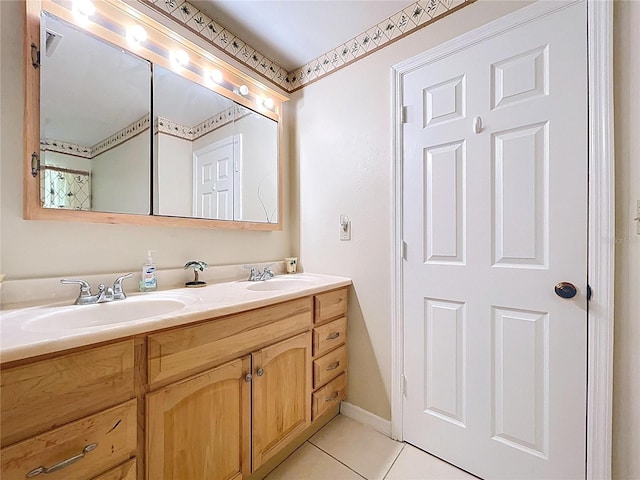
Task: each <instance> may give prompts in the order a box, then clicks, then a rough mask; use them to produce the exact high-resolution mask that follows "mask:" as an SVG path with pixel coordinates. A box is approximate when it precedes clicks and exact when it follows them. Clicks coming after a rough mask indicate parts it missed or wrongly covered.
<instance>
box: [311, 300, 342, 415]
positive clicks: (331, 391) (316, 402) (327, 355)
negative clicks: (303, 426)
mask: <svg viewBox="0 0 640 480" xmlns="http://www.w3.org/2000/svg"><path fill="white" fill-rule="evenodd" d="M347 300H348V289H347V288H340V289H337V290H333V291H330V292H326V293H320V294H318V295H316V296H315V297H314V319H313V320H314V325H313V394H312V400H311V404H312V419H313V420H314V421H315V420H316V419H318V418H320V417H322V415H323V414H324V413H326V412H327V411H329V410H331V409H332V408H333V409H335V408H336V407H337V406H338V405H340V402H341V401H342V400H344V399H345V398H346V396H347V345H346V342H347Z"/></svg>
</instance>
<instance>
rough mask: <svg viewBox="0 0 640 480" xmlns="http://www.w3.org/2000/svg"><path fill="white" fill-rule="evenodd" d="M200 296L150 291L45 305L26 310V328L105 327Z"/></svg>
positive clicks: (171, 308) (176, 306)
mask: <svg viewBox="0 0 640 480" xmlns="http://www.w3.org/2000/svg"><path fill="white" fill-rule="evenodd" d="M198 300H199V299H198V297H195V296H190V295H182V294H174V293H172V294H165V293H158V294H155V293H153V294H147V295H137V296H132V297H129V298H127V299H125V300H118V301H115V302H109V303H98V304H95V305H69V306H64V307H44V308H40V309H37V310H36V311H34V310H31V311H30V312H25V314H27V313H28V314H29V319H28V320H26V321H25V322H24V324H23V325H22V329H23V330H25V331H30V332H55V331H62V330H76V329H84V328H92V327H104V326H109V325H114V324H118V323H124V322H131V321H135V320H140V319H143V318H151V317H155V316H157V315H166V314H169V313H176V312H178V311H180V310H182V309H183V308H186V307H187V306H189V305H192V304H194V303H196V302H197V301H198Z"/></svg>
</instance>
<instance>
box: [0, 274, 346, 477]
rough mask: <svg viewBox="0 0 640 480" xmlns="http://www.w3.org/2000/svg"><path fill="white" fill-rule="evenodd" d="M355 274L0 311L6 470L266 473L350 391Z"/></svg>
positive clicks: (8, 473) (21, 473)
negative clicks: (350, 313) (350, 320)
mask: <svg viewBox="0 0 640 480" xmlns="http://www.w3.org/2000/svg"><path fill="white" fill-rule="evenodd" d="M350 284H351V281H350V280H349V279H347V278H343V277H333V276H326V275H312V274H296V275H288V276H276V277H275V278H273V279H271V280H268V281H264V282H245V281H242V282H227V283H221V284H214V285H210V286H207V287H205V288H201V289H197V290H190V289H174V290H168V291H164V292H152V293H145V294H140V295H132V296H130V297H129V298H127V299H126V300H124V301H118V302H110V303H104V304H95V305H68V304H67V305H53V306H44V307H42V306H39V307H30V308H21V309H15V310H8V311H4V312H2V320H1V323H0V330H1V333H2V340H1V341H2V343H1V350H0V355H1V357H0V359H1V362H2V363H1V366H0V367H1V375H0V379H1V390H0V395H1V418H0V422H1V426H2V428H1V450H0V457H1V463H2V469H1V472H2V473H1V476H2V478H3V479H4V480H13V479H24V478H35V477H37V476H39V475H41V474H42V475H45V474H46V475H47V478H51V479H74V480H83V479H96V480H97V479H99V480H124V479H126V480H134V479H137V480H143V479H146V480H161V479H165V480H169V479H174V480H178V479H184V480H198V479H202V480H215V479H244V478H252V479H254V478H255V479H259V478H263V477H264V476H266V475H267V474H268V473H269V472H270V471H271V470H272V469H273V468H274V467H275V466H276V465H278V464H279V463H280V462H282V460H284V458H286V456H288V455H289V454H290V453H291V452H292V451H293V450H295V449H296V448H297V447H298V446H299V445H301V444H302V443H303V442H304V441H305V440H306V439H307V438H308V437H309V436H311V435H312V434H313V433H314V432H316V431H317V430H318V429H319V428H320V427H322V426H323V425H324V424H325V423H326V422H328V421H329V420H330V419H331V418H332V417H333V416H335V415H336V414H337V413H338V409H339V404H340V401H341V400H342V399H344V398H345V396H346V391H347V372H346V364H347V345H346V330H347V296H348V287H349V285H350Z"/></svg>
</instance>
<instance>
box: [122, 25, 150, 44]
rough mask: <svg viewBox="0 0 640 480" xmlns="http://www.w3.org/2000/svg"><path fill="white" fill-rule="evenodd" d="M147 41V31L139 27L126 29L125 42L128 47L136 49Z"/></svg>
mask: <svg viewBox="0 0 640 480" xmlns="http://www.w3.org/2000/svg"><path fill="white" fill-rule="evenodd" d="M146 39H147V31H146V30H145V29H144V28H142V26H140V25H134V26H132V27H129V28H127V41H128V42H129V45H131V46H134V47H137V46H139V45H140V44H141V43H142V42H144V41H145V40H146Z"/></svg>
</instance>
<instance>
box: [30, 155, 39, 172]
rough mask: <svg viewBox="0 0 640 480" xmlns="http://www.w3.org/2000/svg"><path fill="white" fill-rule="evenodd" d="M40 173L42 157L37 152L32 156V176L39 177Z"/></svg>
mask: <svg viewBox="0 0 640 480" xmlns="http://www.w3.org/2000/svg"><path fill="white" fill-rule="evenodd" d="M39 171H40V157H39V156H38V154H37V153H36V152H33V153H32V154H31V175H33V176H34V177H37V176H38V172H39Z"/></svg>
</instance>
